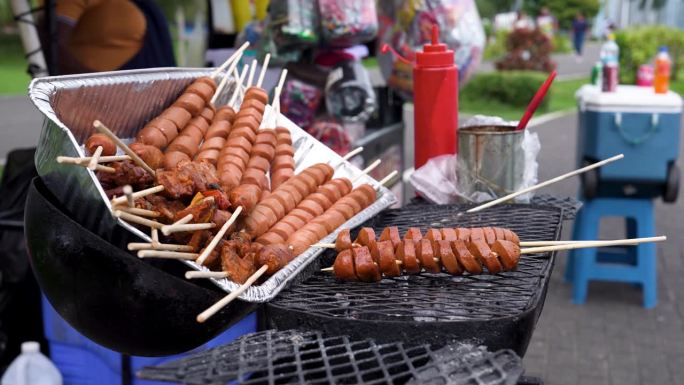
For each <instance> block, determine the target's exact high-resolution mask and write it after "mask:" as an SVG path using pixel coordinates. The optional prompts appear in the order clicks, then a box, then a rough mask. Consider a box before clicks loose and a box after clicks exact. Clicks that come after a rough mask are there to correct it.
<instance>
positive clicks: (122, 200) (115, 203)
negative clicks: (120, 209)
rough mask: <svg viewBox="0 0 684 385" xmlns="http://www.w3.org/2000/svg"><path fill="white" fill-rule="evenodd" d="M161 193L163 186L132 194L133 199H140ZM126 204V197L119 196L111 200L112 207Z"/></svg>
mask: <svg viewBox="0 0 684 385" xmlns="http://www.w3.org/2000/svg"><path fill="white" fill-rule="evenodd" d="M162 191H164V186H162V185H159V186H154V187H150V188H146V189H144V190H140V191H136V192H134V193H133V199H138V198H142V197H145V196H148V195H152V194H156V193H158V192H162ZM126 202H127V199H126V197H125V196H120V197H118V198H114V199H112V206H118V205H121V204H124V203H126Z"/></svg>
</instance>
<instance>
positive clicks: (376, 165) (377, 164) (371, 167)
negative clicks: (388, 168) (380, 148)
mask: <svg viewBox="0 0 684 385" xmlns="http://www.w3.org/2000/svg"><path fill="white" fill-rule="evenodd" d="M381 162H382V160H381V159H376V160H375V161H374V162H373V163H371V164H370V165H369V166H368V167H366V168H364V169H363V171H361V174H359V175H357V176H356V177H354V179H352V180H351V182H352V184H354V183H356V182H357V181H358V180H359V179H361V177H362V176H364V175H367V174H368V173H369V172H371V171H373V170H374V169H375V168H376V167H378V166H379V165H380V163H381Z"/></svg>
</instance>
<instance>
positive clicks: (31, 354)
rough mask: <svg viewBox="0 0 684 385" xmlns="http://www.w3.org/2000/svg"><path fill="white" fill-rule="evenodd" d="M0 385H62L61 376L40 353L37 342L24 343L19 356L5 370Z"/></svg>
mask: <svg viewBox="0 0 684 385" xmlns="http://www.w3.org/2000/svg"><path fill="white" fill-rule="evenodd" d="M0 385H62V375H61V374H60V373H59V370H57V368H56V367H55V365H54V364H53V363H52V362H51V361H50V360H49V359H48V358H47V357H45V356H44V355H43V354H42V353H41V352H40V344H39V343H38V342H24V343H23V344H21V354H20V355H19V356H18V357H17V358H15V359H14V361H12V363H11V364H10V366H9V367H8V368H7V371H6V372H5V374H4V375H3V376H2V380H0Z"/></svg>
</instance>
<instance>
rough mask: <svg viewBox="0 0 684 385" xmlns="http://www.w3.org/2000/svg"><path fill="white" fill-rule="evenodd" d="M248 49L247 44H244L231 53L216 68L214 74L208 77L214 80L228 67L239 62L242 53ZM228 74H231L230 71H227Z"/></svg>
mask: <svg viewBox="0 0 684 385" xmlns="http://www.w3.org/2000/svg"><path fill="white" fill-rule="evenodd" d="M247 47H249V42H248V41H247V42H245V43H244V44H243V45H242V46H240V48H238V49H237V50H236V51H235V52H233V54H232V55H230V57H229V58H228V59H227V60H226V61H224V62H223V64H221V65H220V66H219V67H217V68H216V69H215V70H214V72H212V73H211V75H210V77H212V78H215V77H216V76H217V75H218V74H220V73H221V72H222V71H223V70H225V69H226V67H228V66H229V65H231V64H232V63H235V62H239V61H240V58H241V57H242V54H243V52H244V51H245V50H246V49H247ZM228 73H231V71H228Z"/></svg>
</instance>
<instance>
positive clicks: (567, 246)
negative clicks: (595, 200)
mask: <svg viewBox="0 0 684 385" xmlns="http://www.w3.org/2000/svg"><path fill="white" fill-rule="evenodd" d="M665 240H667V237H666V236H659V237H647V238H630V239H616V240H612V241H591V242H581V243H570V244H565V245H556V246H541V247H530V248H527V249H520V254H535V253H545V252H548V251H560V250H572V249H585V248H591V247H607V246H634V245H638V244H640V243H648V242H662V241H665Z"/></svg>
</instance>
